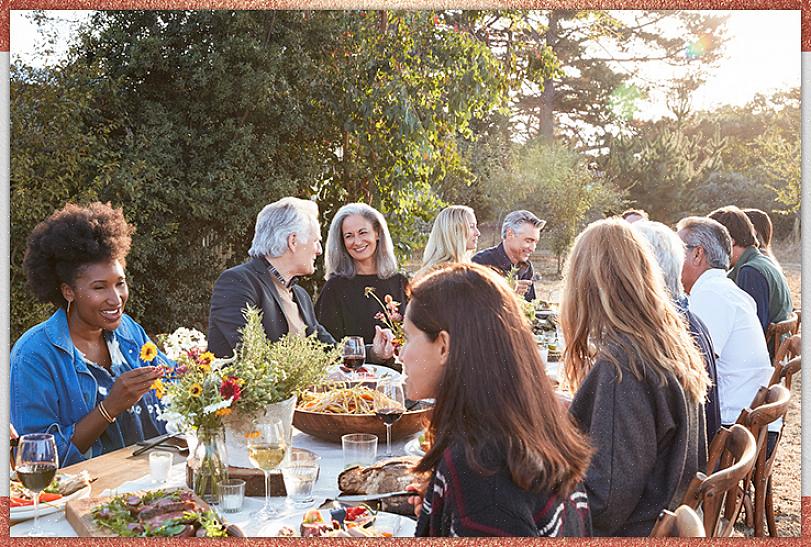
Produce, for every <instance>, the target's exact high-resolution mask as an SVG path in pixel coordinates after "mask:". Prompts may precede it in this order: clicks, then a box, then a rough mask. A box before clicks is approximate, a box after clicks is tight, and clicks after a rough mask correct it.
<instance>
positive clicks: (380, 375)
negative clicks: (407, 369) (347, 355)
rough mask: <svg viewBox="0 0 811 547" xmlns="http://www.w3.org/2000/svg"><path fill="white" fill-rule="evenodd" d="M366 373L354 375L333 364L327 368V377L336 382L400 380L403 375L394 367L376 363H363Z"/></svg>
mask: <svg viewBox="0 0 811 547" xmlns="http://www.w3.org/2000/svg"><path fill="white" fill-rule="evenodd" d="M363 368H365V369H366V370H367V371H368V373H367V374H363V373H361V374H360V375H359V376H357V377H356V376H355V375H354V373H352V372H344V371H343V370H341V367H340V365H333V366H331V367H329V368H328V369H327V378H328V379H330V380H335V381H338V382H376V381H378V380H382V379H384V378H385V379H391V380H402V378H403V375H402V374H400V373H399V372H397V371H396V370H394V369H390V368H388V367H381V366H378V365H363Z"/></svg>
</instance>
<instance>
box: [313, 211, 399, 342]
mask: <svg viewBox="0 0 811 547" xmlns="http://www.w3.org/2000/svg"><path fill="white" fill-rule="evenodd" d="M324 262H325V264H326V279H327V282H326V283H325V284H324V287H323V288H322V289H321V293H320V295H319V296H318V301H317V302H316V304H315V313H316V316H317V317H318V321H319V322H320V323H321V324H322V325H324V327H326V329H327V330H328V331H329V332H330V333H331V334H332V335H333V336H334V337H335V339H336V340H340V339H341V338H343V337H344V336H361V337H363V339H364V341H365V342H366V343H367V344H370V343H372V340H373V339H374V337H375V330H376V329H375V327H385V326H386V325H385V324H384V323H382V322H380V321H379V320H378V319H376V318H375V316H376V315H377V314H378V312H381V311H382V310H381V308H380V304H378V302H377V301H376V300H375V299H374V298H373V297H372V296H371V295H369V296H367V291H366V288H367V287H372V288H374V290H375V294H376V295H377V296H378V297H379V298H380V300H384V299H386V297H387V296H390V297H391V300H393V301H395V302H399V303H400V309H399V313H400V314H402V313H404V311H405V304H406V285H407V284H408V279H407V278H406V276H405V275H403V274H402V273H400V272H399V271H398V266H397V258H396V257H395V256H394V245H393V244H392V241H391V235H390V234H389V227H388V225H387V224H386V219H385V218H383V215H381V214H380V211H378V210H377V209H375V208H374V207H371V206H369V205H366V204H365V203H350V204H348V205H344V206H343V207H341V208H340V209H339V210H338V212H337V213H335V217H334V218H333V219H332V224H330V227H329V234H327V250H326V253H325V257H324ZM386 300H388V299H386Z"/></svg>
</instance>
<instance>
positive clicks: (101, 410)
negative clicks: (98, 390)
mask: <svg viewBox="0 0 811 547" xmlns="http://www.w3.org/2000/svg"><path fill="white" fill-rule="evenodd" d="M96 408H98V409H99V413H100V414H101V416H102V417H103V418H104V419H105V420H107V422H108V423H113V422H114V421H115V418H113V417H112V416H110V413H109V412H107V409H106V408H104V401H99V406H97V407H96Z"/></svg>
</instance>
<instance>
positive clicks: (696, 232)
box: [676, 217, 732, 270]
mask: <svg viewBox="0 0 811 547" xmlns="http://www.w3.org/2000/svg"><path fill="white" fill-rule="evenodd" d="M676 229H677V230H678V231H682V230H684V231H685V232H686V233H685V243H687V245H688V247H701V248H702V249H704V253H705V254H706V255H707V263H708V264H709V265H710V267H711V268H719V269H722V270H728V269H729V257H730V256H731V255H732V238H731V237H730V236H729V231H728V230H727V229H726V227H725V226H724V225H723V224H721V223H720V222H718V221H716V220H713V219H711V218H707V217H687V218H683V219H681V220H680V221H679V224H678V225H677V226H676Z"/></svg>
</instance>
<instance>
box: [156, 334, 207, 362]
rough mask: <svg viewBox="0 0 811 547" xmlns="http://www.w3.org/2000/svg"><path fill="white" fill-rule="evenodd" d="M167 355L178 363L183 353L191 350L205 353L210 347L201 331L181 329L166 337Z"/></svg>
mask: <svg viewBox="0 0 811 547" xmlns="http://www.w3.org/2000/svg"><path fill="white" fill-rule="evenodd" d="M164 345H165V346H166V355H168V356H169V358H170V359H172V360H173V361H176V360H177V359H178V358H179V357H180V356H181V355H182V354H183V353H185V352H187V351H189V350H190V349H193V348H197V349H199V350H200V351H205V349H206V347H207V346H208V342H207V341H206V337H205V335H204V334H203V333H202V332H200V331H199V330H195V329H187V328H186V327H180V328H179V329H177V330H176V331H175V332H173V333H172V334H170V335H169V336H167V337H166V343H165V344H164Z"/></svg>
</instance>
